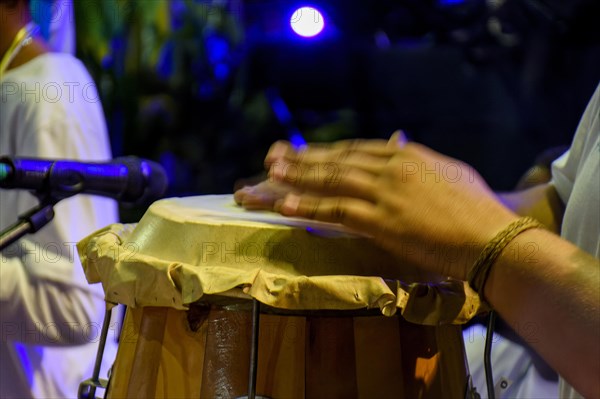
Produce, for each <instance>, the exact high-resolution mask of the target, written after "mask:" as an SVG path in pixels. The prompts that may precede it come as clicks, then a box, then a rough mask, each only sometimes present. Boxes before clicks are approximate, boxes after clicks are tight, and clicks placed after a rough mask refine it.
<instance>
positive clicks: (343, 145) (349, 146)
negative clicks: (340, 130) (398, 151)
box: [333, 139, 393, 157]
mask: <svg viewBox="0 0 600 399" xmlns="http://www.w3.org/2000/svg"><path fill="white" fill-rule="evenodd" d="M333 148H334V149H335V150H346V151H353V152H361V153H366V154H370V155H373V156H383V157H387V156H390V155H391V154H393V151H392V149H391V148H389V146H388V140H381V139H370V140H364V139H357V140H343V141H338V142H337V143H335V144H334V145H333Z"/></svg>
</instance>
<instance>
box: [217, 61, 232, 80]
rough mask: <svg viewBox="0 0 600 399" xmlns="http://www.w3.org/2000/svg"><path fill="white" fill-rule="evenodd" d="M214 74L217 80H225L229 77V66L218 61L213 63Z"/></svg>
mask: <svg viewBox="0 0 600 399" xmlns="http://www.w3.org/2000/svg"><path fill="white" fill-rule="evenodd" d="M214 74H215V78H217V80H221V81H223V80H226V79H227V78H228V77H229V66H228V65H227V64H224V63H222V62H219V63H218V64H217V65H215V68H214Z"/></svg>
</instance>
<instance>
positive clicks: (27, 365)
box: [14, 342, 33, 386]
mask: <svg viewBox="0 0 600 399" xmlns="http://www.w3.org/2000/svg"><path fill="white" fill-rule="evenodd" d="M14 345H15V351H16V352H17V354H18V356H19V359H20V360H21V365H22V366H23V371H24V372H25V376H26V377H27V383H28V384H29V386H31V383H32V382H33V367H32V366H31V362H30V360H29V356H28V354H27V349H26V347H25V345H24V344H21V343H19V342H15V343H14Z"/></svg>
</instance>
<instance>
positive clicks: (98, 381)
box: [77, 309, 112, 399]
mask: <svg viewBox="0 0 600 399" xmlns="http://www.w3.org/2000/svg"><path fill="white" fill-rule="evenodd" d="M111 316H112V309H107V310H106V312H105V313H104V321H103V322H102V332H101V334H100V341H99V343H98V352H97V353H96V363H95V364H94V371H93V373H92V378H89V379H87V380H85V381H83V382H82V383H81V384H79V391H78V392H77V398H78V399H97V398H96V389H98V388H102V389H104V392H105V393H106V390H107V387H108V380H105V379H103V378H100V367H101V365H102V356H103V355H104V347H105V345H106V338H107V336H108V329H109V327H110V319H111Z"/></svg>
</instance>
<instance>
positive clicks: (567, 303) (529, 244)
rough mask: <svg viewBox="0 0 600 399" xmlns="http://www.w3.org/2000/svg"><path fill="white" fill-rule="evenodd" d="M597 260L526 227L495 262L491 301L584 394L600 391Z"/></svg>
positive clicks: (488, 288)
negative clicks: (599, 377) (527, 229)
mask: <svg viewBox="0 0 600 399" xmlns="http://www.w3.org/2000/svg"><path fill="white" fill-rule="evenodd" d="M598 262H599V260H598V259H596V258H594V257H593V256H591V255H589V254H587V253H585V252H583V251H581V250H580V249H578V248H577V247H575V246H574V245H572V244H571V243H569V242H567V241H565V240H563V239H561V238H560V237H558V236H556V235H554V234H552V233H550V232H547V231H544V230H541V229H535V230H529V231H526V232H524V233H522V234H520V235H519V236H517V238H516V239H515V240H514V241H513V242H511V244H510V245H509V247H507V248H506V249H505V250H504V251H503V252H502V255H501V256H500V257H499V259H498V260H497V261H496V263H495V264H494V265H493V267H492V269H491V272H490V276H489V278H488V281H487V284H486V287H485V297H486V299H487V300H488V301H489V302H490V303H491V305H492V307H493V308H494V309H496V310H497V311H498V313H499V314H500V315H501V316H502V317H503V318H504V319H505V320H506V321H507V322H508V323H509V324H510V325H511V326H512V327H513V329H515V331H517V333H519V334H520V335H521V337H522V338H523V339H524V340H525V341H526V342H527V343H528V344H530V345H531V346H532V347H533V348H534V349H535V350H536V351H537V352H538V353H539V354H540V355H541V356H542V357H543V358H544V359H545V360H546V361H547V362H548V363H549V364H550V365H551V366H552V367H554V368H555V369H556V370H557V371H558V372H559V373H560V374H561V375H562V376H564V377H565V379H566V380H567V381H569V382H570V383H571V384H572V385H573V386H574V387H575V388H576V389H577V390H578V391H579V392H580V393H582V394H583V395H584V396H585V397H590V398H597V397H600V380H598V378H597V377H598V375H600V341H599V340H598V337H599V336H600V319H599V317H598V315H599V313H600V291H599V289H598V287H600V267H599V266H600V265H599V264H598Z"/></svg>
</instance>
